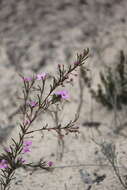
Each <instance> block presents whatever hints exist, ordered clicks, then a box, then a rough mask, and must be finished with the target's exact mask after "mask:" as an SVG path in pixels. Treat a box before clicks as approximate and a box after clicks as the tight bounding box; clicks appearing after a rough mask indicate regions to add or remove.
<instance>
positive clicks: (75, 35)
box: [0, 0, 127, 143]
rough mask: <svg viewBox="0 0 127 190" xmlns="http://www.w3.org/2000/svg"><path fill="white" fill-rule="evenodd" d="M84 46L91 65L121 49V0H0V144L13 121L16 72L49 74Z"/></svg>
mask: <svg viewBox="0 0 127 190" xmlns="http://www.w3.org/2000/svg"><path fill="white" fill-rule="evenodd" d="M87 47H88V48H89V49H90V58H89V60H88V63H89V65H90V67H91V68H92V69H93V70H94V69H95V70H99V68H101V67H103V66H104V65H111V64H115V63H116V62H117V59H118V57H119V52H120V51H121V50H124V53H125V54H126V53H127V0H0V143H2V142H3V140H5V139H6V138H7V136H8V135H9V134H10V132H11V131H12V129H13V128H14V126H15V125H14V121H13V116H15V112H16V110H17V106H18V102H17V91H18V90H19V89H20V87H21V80H20V77H19V73H20V74H23V75H25V76H28V75H32V74H33V73H35V74H36V73H39V72H43V71H48V72H51V73H52V72H53V71H54V69H55V68H56V67H57V64H59V63H64V64H68V63H71V62H73V61H74V60H75V58H76V53H77V52H79V53H80V52H81V51H82V50H83V49H84V48H87Z"/></svg>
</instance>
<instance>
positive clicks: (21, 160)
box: [18, 158, 26, 163]
mask: <svg viewBox="0 0 127 190" xmlns="http://www.w3.org/2000/svg"><path fill="white" fill-rule="evenodd" d="M18 160H19V161H20V162H21V163H25V162H26V160H25V159H24V158H18Z"/></svg>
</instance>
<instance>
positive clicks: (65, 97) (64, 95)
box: [55, 90, 69, 99]
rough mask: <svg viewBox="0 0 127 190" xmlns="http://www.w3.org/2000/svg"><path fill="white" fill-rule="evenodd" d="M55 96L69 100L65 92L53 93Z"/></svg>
mask: <svg viewBox="0 0 127 190" xmlns="http://www.w3.org/2000/svg"><path fill="white" fill-rule="evenodd" d="M55 94H56V95H60V96H61V98H62V99H68V98H69V94H68V92H67V91H66V90H61V91H58V92H55Z"/></svg>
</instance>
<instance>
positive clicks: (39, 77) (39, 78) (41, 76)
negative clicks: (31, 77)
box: [36, 73, 47, 80]
mask: <svg viewBox="0 0 127 190" xmlns="http://www.w3.org/2000/svg"><path fill="white" fill-rule="evenodd" d="M46 76H47V74H46V73H41V74H37V76H36V78H37V80H44V79H45V77H46Z"/></svg>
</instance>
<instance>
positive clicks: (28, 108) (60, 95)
mask: <svg viewBox="0 0 127 190" xmlns="http://www.w3.org/2000/svg"><path fill="white" fill-rule="evenodd" d="M88 53H89V50H88V49H86V50H84V51H83V53H82V54H77V60H76V62H75V63H74V64H72V65H70V66H69V68H65V66H64V65H60V64H59V65H58V75H57V76H53V77H52V82H51V84H50V87H49V91H48V93H45V91H46V90H45V89H46V88H45V87H47V78H48V74H47V73H41V74H37V75H36V76H33V77H24V76H22V75H20V76H21V79H22V82H23V89H22V97H21V99H22V101H23V103H22V105H21V106H20V113H21V121H20V123H19V127H20V132H19V134H18V140H17V141H16V140H15V139H14V138H11V139H12V142H11V145H10V146H9V147H6V148H4V150H3V153H2V154H1V155H0V168H1V176H0V187H1V190H8V189H9V188H10V185H11V181H12V180H13V179H14V174H15V170H16V169H18V168H20V167H23V168H27V167H31V168H42V169H46V170H49V169H50V168H51V166H52V165H53V162H52V161H49V162H45V161H44V160H42V159H41V158H40V160H39V161H38V162H37V163H26V160H25V159H24V154H27V153H28V152H30V151H31V146H32V141H31V140H27V139H26V138H27V137H28V136H29V134H31V133H34V132H37V131H52V130H53V131H55V132H56V133H57V134H58V136H59V138H63V137H64V134H68V133H73V132H74V133H75V132H78V127H76V126H75V122H76V121H77V119H78V116H77V115H76V116H75V118H74V120H73V121H70V122H69V123H68V124H66V125H65V126H62V124H58V125H57V126H55V127H49V126H48V124H47V125H45V126H43V127H42V128H40V129H36V130H32V129H31V125H32V123H33V122H34V121H35V120H36V118H37V117H38V116H39V115H40V114H41V113H43V112H46V111H48V109H49V108H50V106H51V105H54V104H57V103H61V102H62V101H66V100H67V99H68V98H69V93H68V92H67V91H66V89H63V90H61V91H57V88H58V87H60V86H61V87H65V85H66V83H68V82H69V81H71V78H70V74H72V73H73V71H75V70H76V69H77V68H79V67H81V66H82V67H83V65H84V63H85V60H86V59H87V58H88ZM84 69H86V67H84ZM86 70H87V69H86ZM33 97H34V98H33Z"/></svg>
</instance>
